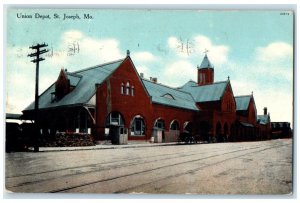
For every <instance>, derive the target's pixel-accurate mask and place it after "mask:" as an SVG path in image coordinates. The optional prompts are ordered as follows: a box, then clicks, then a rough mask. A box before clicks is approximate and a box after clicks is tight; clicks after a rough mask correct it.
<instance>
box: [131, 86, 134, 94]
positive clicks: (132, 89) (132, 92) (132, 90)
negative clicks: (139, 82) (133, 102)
mask: <svg viewBox="0 0 300 203" xmlns="http://www.w3.org/2000/svg"><path fill="white" fill-rule="evenodd" d="M131 96H134V87H132V88H131Z"/></svg>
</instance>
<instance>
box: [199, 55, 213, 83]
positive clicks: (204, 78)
mask: <svg viewBox="0 0 300 203" xmlns="http://www.w3.org/2000/svg"><path fill="white" fill-rule="evenodd" d="M197 69H198V85H199V86H200V85H208V84H212V83H214V67H213V65H212V63H211V62H210V61H209V59H208V57H207V51H206V52H205V56H204V58H203V60H202V63H201V65H200V67H199V66H198V67H197Z"/></svg>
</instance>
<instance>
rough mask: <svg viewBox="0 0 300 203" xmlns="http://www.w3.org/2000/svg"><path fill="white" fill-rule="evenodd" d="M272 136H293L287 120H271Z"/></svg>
mask: <svg viewBox="0 0 300 203" xmlns="http://www.w3.org/2000/svg"><path fill="white" fill-rule="evenodd" d="M271 127H272V128H271V129H272V138H291V137H292V136H293V133H292V129H291V125H290V123H289V122H271Z"/></svg>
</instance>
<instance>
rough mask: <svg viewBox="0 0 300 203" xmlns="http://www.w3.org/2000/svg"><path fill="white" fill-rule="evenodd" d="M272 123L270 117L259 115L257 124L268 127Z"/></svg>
mask: <svg viewBox="0 0 300 203" xmlns="http://www.w3.org/2000/svg"><path fill="white" fill-rule="evenodd" d="M269 122H270V119H269V115H257V123H259V124H261V125H266V124H268V123H269Z"/></svg>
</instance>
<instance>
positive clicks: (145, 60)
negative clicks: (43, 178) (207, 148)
mask: <svg viewBox="0 0 300 203" xmlns="http://www.w3.org/2000/svg"><path fill="white" fill-rule="evenodd" d="M25 15H26V16H27V17H28V16H31V17H32V18H22V17H21V16H23V17H24V16H25ZM47 15H49V17H50V18H44V19H43V18H42V17H41V16H47ZM65 15H67V16H73V17H71V18H68V19H65V20H64V16H65ZM84 15H86V16H87V15H89V16H90V17H91V18H84ZM293 15H294V14H293V13H292V12H290V11H284V10H282V11H279V10H277V11H271V10H265V11H264V10H259V11H258V10H257V11H245V10H243V11H238V10H231V11H216V10H215V11H213V10H117V9H111V10H108V9H106V10H105V9H104V10H100V9H41V8H39V9H13V8H9V9H8V10H7V16H6V26H7V27H6V40H7V42H6V50H5V54H6V58H5V59H6V70H5V76H6V77H5V78H6V95H5V97H6V113H21V111H22V110H23V109H25V108H26V107H27V106H28V105H29V104H30V103H31V102H33V101H34V94H35V92H34V88H35V64H34V63H32V62H30V60H31V58H29V57H27V55H28V54H30V53H32V50H30V49H29V47H30V46H32V45H35V44H37V43H43V42H45V43H47V44H48V45H49V46H48V48H49V50H50V51H49V52H48V53H47V54H44V57H45V61H42V62H41V63H40V83H39V93H40V94H41V93H42V92H43V91H44V90H46V89H47V88H48V87H49V86H50V85H51V84H52V83H54V82H55V80H56V79H57V77H58V74H59V72H60V70H61V68H64V69H67V70H68V71H69V72H73V71H77V70H80V69H83V68H88V67H91V66H94V65H98V64H102V63H106V62H110V61H114V60H118V59H121V58H125V57H126V51H127V50H130V56H131V58H132V60H133V63H134V65H135V67H136V68H137V70H138V72H139V73H144V77H146V78H149V77H157V78H158V82H159V83H163V84H166V85H169V86H171V87H179V86H182V85H183V84H184V83H186V82H187V81H189V80H194V81H196V79H197V65H200V64H201V62H202V59H203V57H204V55H205V54H204V52H205V50H208V53H207V55H208V58H209V59H210V61H211V62H212V63H213V65H214V69H215V70H214V73H215V78H214V79H215V82H218V81H224V80H227V78H228V76H229V77H230V82H231V85H232V89H233V93H234V95H235V96H239V95H250V94H251V93H252V92H253V95H254V99H255V103H256V108H257V114H259V115H260V114H263V108H264V107H267V108H268V112H269V113H270V116H271V120H272V121H288V122H291V123H292V122H293V118H292V114H293V60H294V59H293V50H294V48H293V34H294V30H293V23H294V22H293V18H294V16H293ZM57 16H59V17H57ZM74 16H78V17H79V18H80V19H78V18H77V17H74ZM36 17H38V18H36ZM55 17H56V18H55ZM49 99H50V98H49Z"/></svg>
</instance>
